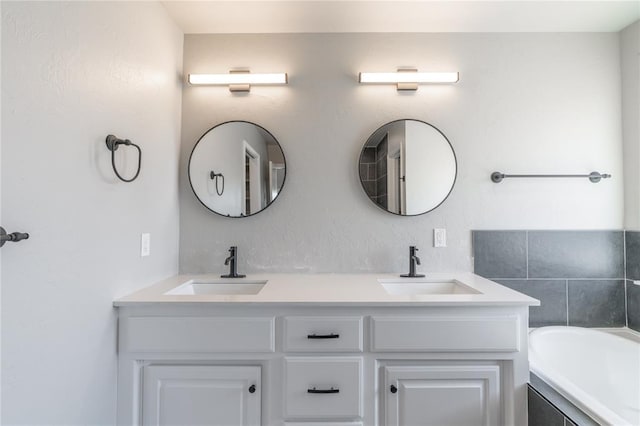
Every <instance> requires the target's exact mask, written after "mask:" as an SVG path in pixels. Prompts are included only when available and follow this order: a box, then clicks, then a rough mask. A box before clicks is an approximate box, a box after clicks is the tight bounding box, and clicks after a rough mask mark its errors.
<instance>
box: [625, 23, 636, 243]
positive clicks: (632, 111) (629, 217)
mask: <svg viewBox="0 0 640 426" xmlns="http://www.w3.org/2000/svg"><path fill="white" fill-rule="evenodd" d="M620 59H621V72H622V139H623V141H624V184H625V185H624V205H625V216H624V222H625V227H626V228H627V229H631V230H637V231H640V21H636V22H635V23H634V24H632V25H629V26H628V27H627V28H625V29H624V30H622V31H621V32H620Z"/></svg>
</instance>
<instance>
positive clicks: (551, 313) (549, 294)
mask: <svg viewBox="0 0 640 426" xmlns="http://www.w3.org/2000/svg"><path fill="white" fill-rule="evenodd" d="M495 281H496V282H497V283H500V284H502V285H504V286H507V287H509V288H511V289H513V290H515V291H519V292H520V293H524V294H526V295H527V296H531V297H533V298H535V299H538V300H539V301H540V306H530V307H529V326H530V327H544V326H546V325H567V282H566V280H495Z"/></svg>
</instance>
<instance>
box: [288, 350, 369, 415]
mask: <svg viewBox="0 0 640 426" xmlns="http://www.w3.org/2000/svg"><path fill="white" fill-rule="evenodd" d="M361 382H362V358H353V357H349V358H346V357H322V358H320V357H318V358H311V357H304V358H303V357H289V358H286V359H285V380H284V387H285V391H284V393H285V395H284V399H285V404H284V405H285V409H284V412H285V417H287V418H298V419H301V418H304V419H338V418H339V419H352V418H356V417H362V385H361Z"/></svg>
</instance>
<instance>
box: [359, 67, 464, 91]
mask: <svg viewBox="0 0 640 426" xmlns="http://www.w3.org/2000/svg"><path fill="white" fill-rule="evenodd" d="M459 77H460V75H459V73H458V72H418V70H417V69H413V68H412V69H398V71H397V72H361V73H360V75H359V78H358V81H359V82H360V83H361V84H396V85H397V88H398V90H418V84H421V83H429V84H439V83H456V82H457V81H458V80H459Z"/></svg>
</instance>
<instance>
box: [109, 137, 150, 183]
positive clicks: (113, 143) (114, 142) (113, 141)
mask: <svg viewBox="0 0 640 426" xmlns="http://www.w3.org/2000/svg"><path fill="white" fill-rule="evenodd" d="M106 143H107V148H108V149H109V151H111V166H112V167H113V171H114V172H115V174H116V176H118V178H119V179H120V180H121V181H123V182H133V181H134V180H136V178H137V177H138V175H139V174H140V166H141V164H142V150H141V149H140V147H139V146H138V145H136V144H135V143H133V142H131V141H130V140H129V139H118V138H117V137H115V136H114V135H109V136H107V140H106ZM118 145H127V146H133V147H134V148H136V149H137V150H138V171H136V174H135V176H134V177H132V178H131V179H125V178H123V177H122V176H120V173H118V170H117V169H116V160H115V152H116V150H117V149H118Z"/></svg>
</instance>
